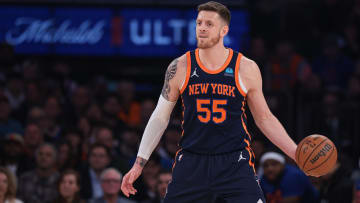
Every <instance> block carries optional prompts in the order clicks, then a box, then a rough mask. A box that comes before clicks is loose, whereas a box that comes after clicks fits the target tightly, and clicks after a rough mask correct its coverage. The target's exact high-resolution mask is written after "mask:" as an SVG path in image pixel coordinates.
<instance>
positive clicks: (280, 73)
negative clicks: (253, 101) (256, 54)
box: [265, 40, 311, 90]
mask: <svg viewBox="0 0 360 203" xmlns="http://www.w3.org/2000/svg"><path fill="white" fill-rule="evenodd" d="M275 50H276V52H275V56H273V57H272V59H271V61H270V66H269V68H268V72H267V73H266V76H265V78H267V79H269V80H268V81H269V84H268V85H266V86H268V87H271V89H272V90H288V89H289V88H293V87H294V86H295V85H296V84H297V83H299V84H303V83H305V82H306V80H307V78H308V77H309V75H310V74H311V67H310V65H309V64H308V63H307V62H306V60H305V59H304V58H303V57H302V56H300V55H299V54H297V53H296V52H295V51H294V49H293V46H292V44H291V42H290V41H287V40H282V41H280V42H278V43H277V44H276V49H275Z"/></svg>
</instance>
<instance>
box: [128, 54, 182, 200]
mask: <svg viewBox="0 0 360 203" xmlns="http://www.w3.org/2000/svg"><path fill="white" fill-rule="evenodd" d="M186 60H187V59H186V55H183V56H181V57H179V58H176V59H175V60H173V61H172V62H171V63H170V65H169V66H168V68H167V70H166V74H165V81H164V86H163V89H162V91H161V95H160V98H159V101H158V103H157V105H156V108H155V110H154V112H153V113H152V115H151V117H150V119H149V121H148V123H147V125H146V127H145V131H144V134H143V136H142V139H141V142H140V147H139V152H138V155H137V157H136V160H135V163H134V165H133V167H132V168H131V169H130V171H129V172H128V173H127V174H126V175H125V176H124V178H123V181H122V184H121V190H122V192H123V193H124V195H125V196H127V197H129V196H130V194H132V195H135V193H136V192H137V191H136V189H135V188H134V187H133V183H134V182H135V180H136V179H137V178H138V177H139V176H140V175H141V172H142V170H143V168H144V166H145V164H146V162H147V160H148V159H149V157H150V155H151V153H152V152H153V151H154V149H155V147H156V146H157V145H158V143H159V141H160V138H161V136H162V134H163V133H164V131H165V129H166V127H167V125H168V123H169V119H170V115H171V112H172V110H173V108H174V106H175V104H176V101H177V99H178V97H179V95H180V89H181V88H182V87H181V86H182V85H183V83H184V81H185V76H186V66H187V61H186Z"/></svg>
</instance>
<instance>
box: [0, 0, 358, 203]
mask: <svg viewBox="0 0 360 203" xmlns="http://www.w3.org/2000/svg"><path fill="white" fill-rule="evenodd" d="M249 4H250V10H252V11H251V12H252V17H251V20H252V34H251V43H250V45H249V48H248V49H247V50H245V51H244V52H245V53H244V54H245V55H246V56H248V57H249V58H251V59H253V60H254V61H255V62H257V64H258V65H259V67H260V69H261V71H262V75H263V86H264V92H265V96H266V99H267V102H268V104H269V106H270V108H271V110H272V111H273V113H274V114H275V115H276V116H277V117H278V118H279V120H280V121H281V122H282V123H283V124H284V126H285V128H286V130H287V131H288V132H289V134H290V135H291V136H292V138H293V139H294V140H295V141H296V142H299V141H300V140H301V139H303V138H304V137H305V136H307V135H310V134H314V133H317V134H323V135H325V136H328V137H329V138H330V139H331V140H333V142H334V143H335V145H336V146H337V149H338V152H339V160H338V163H337V165H336V167H335V169H334V170H333V171H332V172H331V173H330V174H329V175H327V176H324V177H320V178H310V177H307V176H305V175H304V174H303V173H302V172H301V171H299V169H298V168H297V167H296V166H295V164H294V162H293V161H291V160H289V158H288V157H284V156H283V155H282V154H281V153H278V150H276V149H275V148H274V146H273V145H272V144H271V143H270V142H269V141H268V140H267V139H266V138H265V137H264V136H263V135H262V134H261V132H260V131H259V130H258V129H257V128H256V126H255V124H254V122H253V121H252V119H251V115H250V114H249V115H248V117H249V118H250V119H249V126H250V127H249V128H250V132H251V133H252V134H253V137H254V140H253V142H252V147H253V150H254V152H255V155H256V168H257V171H258V175H259V178H260V182H259V184H260V185H261V187H262V189H263V191H264V195H265V197H266V198H267V201H268V202H270V203H278V202H329V203H338V202H343V203H346V202H352V201H353V202H356V203H359V202H360V181H359V180H360V171H359V155H360V139H359V135H360V116H359V115H360V55H359V52H360V47H359V46H360V43H359V39H360V38H359V35H360V21H359V19H360V1H359V0H354V1H345V2H342V1H338V0H323V1H316V2H314V3H311V4H314V5H311V6H309V4H310V3H309V1H300V0H298V1H281V0H278V1H273V0H262V1H254V3H249ZM232 26H236V25H232ZM41 60H46V59H43V58H40V59H36V60H34V59H32V58H25V59H23V60H18V58H17V56H16V55H15V54H14V48H13V47H11V46H9V45H7V44H2V45H1V46H0V144H1V146H0V203H3V202H6V203H7V202H21V201H20V200H22V201H23V202H26V203H52V202H56V203H60V202H74V203H75V202H76V203H78V202H94V203H105V202H109V203H110V202H111V203H112V202H117V203H159V202H161V201H162V198H163V197H164V195H165V193H166V187H167V184H168V182H169V181H170V180H171V169H172V164H173V157H174V156H175V153H176V151H177V150H178V149H179V146H178V142H179V140H180V138H181V131H182V129H181V120H182V114H181V111H182V110H181V105H180V104H178V105H177V106H176V108H175V110H174V112H173V114H172V117H171V121H170V123H169V126H168V128H167V130H166V131H165V133H164V136H163V137H162V139H161V142H160V144H159V146H158V147H157V148H156V150H155V152H154V153H153V155H152V156H151V158H150V160H149V161H148V163H147V165H146V166H145V168H144V171H143V174H142V176H141V178H140V179H139V180H138V181H137V182H136V183H135V187H136V188H137V190H138V193H137V195H135V196H133V197H131V198H130V199H128V198H125V197H124V196H123V195H122V194H121V192H120V185H121V180H122V176H123V175H124V174H125V173H126V172H127V171H128V170H129V169H130V167H131V166H132V164H133V162H134V160H135V158H136V155H137V150H138V146H139V143H140V140H141V136H142V132H143V130H144V128H145V126H146V123H147V120H148V119H149V118H150V116H151V113H152V111H153V110H154V108H155V106H156V102H157V100H156V98H157V97H158V95H159V94H160V89H161V86H160V85H159V89H158V90H159V91H157V94H156V95H151V96H142V95H139V92H138V89H139V87H138V85H139V83H137V81H136V80H130V79H121V80H117V81H116V82H115V83H114V82H113V81H112V83H111V84H110V82H109V81H108V80H106V78H105V79H104V78H99V77H95V78H88V77H87V74H86V73H83V74H82V76H81V79H78V78H76V77H74V75H73V71H74V69H75V67H71V66H70V65H69V64H68V63H67V62H66V60H62V61H52V62H51V63H50V64H51V65H50V66H46V67H45V66H42V61H41ZM84 64H86V63H84ZM166 66H167V64H163V67H162V68H163V69H165V67H166ZM121 78H126V76H122V77H121ZM156 80H159V81H157V82H156V83H161V82H162V81H163V79H162V76H161V77H160V76H159V78H158V79H156ZM265 155H267V156H265ZM295 182H296V184H294V183H295ZM298 183H299V184H298ZM294 185H295V186H294ZM15 198H17V199H15ZM339 198H340V199H339ZM217 202H222V200H221V199H219V200H217Z"/></svg>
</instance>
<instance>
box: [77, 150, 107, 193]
mask: <svg viewBox="0 0 360 203" xmlns="http://www.w3.org/2000/svg"><path fill="white" fill-rule="evenodd" d="M110 162H111V151H110V149H109V148H108V147H106V146H105V145H103V144H99V143H95V144H93V145H92V146H91V147H90V149H89V154H88V164H87V165H86V166H85V167H84V168H83V169H82V171H81V187H80V188H81V190H80V195H81V197H82V198H83V199H85V200H89V199H96V198H99V197H102V196H103V195H104V193H103V191H102V189H101V181H100V175H101V173H102V172H103V171H104V170H105V169H106V167H108V166H109V165H110Z"/></svg>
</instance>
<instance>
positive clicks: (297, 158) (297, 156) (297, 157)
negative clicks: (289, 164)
mask: <svg viewBox="0 0 360 203" xmlns="http://www.w3.org/2000/svg"><path fill="white" fill-rule="evenodd" d="M304 143H305V141H304V142H302V143H300V146H298V147H299V150H298V153H296V157H295V161H299V156H300V151H301V147H302V146H303V145H304ZM295 152H296V151H295Z"/></svg>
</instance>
